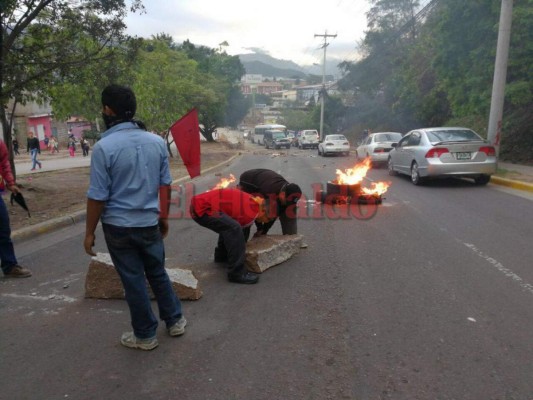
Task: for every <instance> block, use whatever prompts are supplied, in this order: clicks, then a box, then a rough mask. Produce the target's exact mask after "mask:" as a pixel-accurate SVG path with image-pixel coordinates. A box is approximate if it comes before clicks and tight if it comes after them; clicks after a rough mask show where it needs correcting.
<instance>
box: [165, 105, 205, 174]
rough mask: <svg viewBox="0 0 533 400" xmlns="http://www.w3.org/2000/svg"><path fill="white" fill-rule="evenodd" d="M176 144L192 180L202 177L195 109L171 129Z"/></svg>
mask: <svg viewBox="0 0 533 400" xmlns="http://www.w3.org/2000/svg"><path fill="white" fill-rule="evenodd" d="M170 133H171V134H172V137H173V138H174V143H176V147H177V148H178V151H179V152H180V156H181V159H182V160H183V163H184V164H185V167H187V171H188V172H189V175H190V177H191V178H194V177H195V176H198V175H200V126H199V125H198V112H197V111H196V109H195V108H193V109H192V110H191V111H189V112H188V113H187V114H185V116H183V117H181V118H180V119H179V120H178V121H176V122H174V124H173V125H172V126H171V127H170Z"/></svg>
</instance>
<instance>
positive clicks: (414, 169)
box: [411, 161, 423, 185]
mask: <svg viewBox="0 0 533 400" xmlns="http://www.w3.org/2000/svg"><path fill="white" fill-rule="evenodd" d="M411 182H412V183H413V185H421V184H422V182H423V179H422V178H421V177H420V172H419V171H418V164H417V163H416V161H413V165H411Z"/></svg>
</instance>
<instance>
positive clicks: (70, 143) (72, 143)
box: [68, 135, 76, 157]
mask: <svg viewBox="0 0 533 400" xmlns="http://www.w3.org/2000/svg"><path fill="white" fill-rule="evenodd" d="M68 152H69V153H70V156H71V157H74V156H75V154H76V139H74V135H71V136H69V139H68Z"/></svg>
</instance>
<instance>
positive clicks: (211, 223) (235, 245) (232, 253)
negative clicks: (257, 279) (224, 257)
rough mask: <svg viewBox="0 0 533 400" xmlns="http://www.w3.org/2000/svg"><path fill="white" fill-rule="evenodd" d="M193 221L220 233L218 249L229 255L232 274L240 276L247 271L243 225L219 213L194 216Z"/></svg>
mask: <svg viewBox="0 0 533 400" xmlns="http://www.w3.org/2000/svg"><path fill="white" fill-rule="evenodd" d="M192 217H193V220H194V221H195V222H196V223H197V224H199V225H201V226H203V227H205V228H207V229H210V230H212V231H213V232H216V233H218V248H219V251H221V252H223V251H224V250H226V252H227V254H228V264H229V271H228V272H229V273H230V274H239V273H242V272H243V271H245V270H246V268H245V267H244V261H245V258H246V239H245V237H244V233H243V229H242V227H241V225H240V224H239V223H238V222H237V221H235V220H234V219H233V218H231V217H230V216H228V215H226V214H224V213H223V212H219V213H217V214H214V215H207V214H204V215H202V216H200V217H199V216H197V215H193V216H192Z"/></svg>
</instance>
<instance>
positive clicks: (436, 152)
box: [426, 147, 450, 158]
mask: <svg viewBox="0 0 533 400" xmlns="http://www.w3.org/2000/svg"><path fill="white" fill-rule="evenodd" d="M449 152H450V151H449V150H448V149H447V148H446V147H434V148H432V149H429V151H428V152H427V153H426V158H433V157H436V158H439V157H440V156H442V155H443V154H446V153H449Z"/></svg>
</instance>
